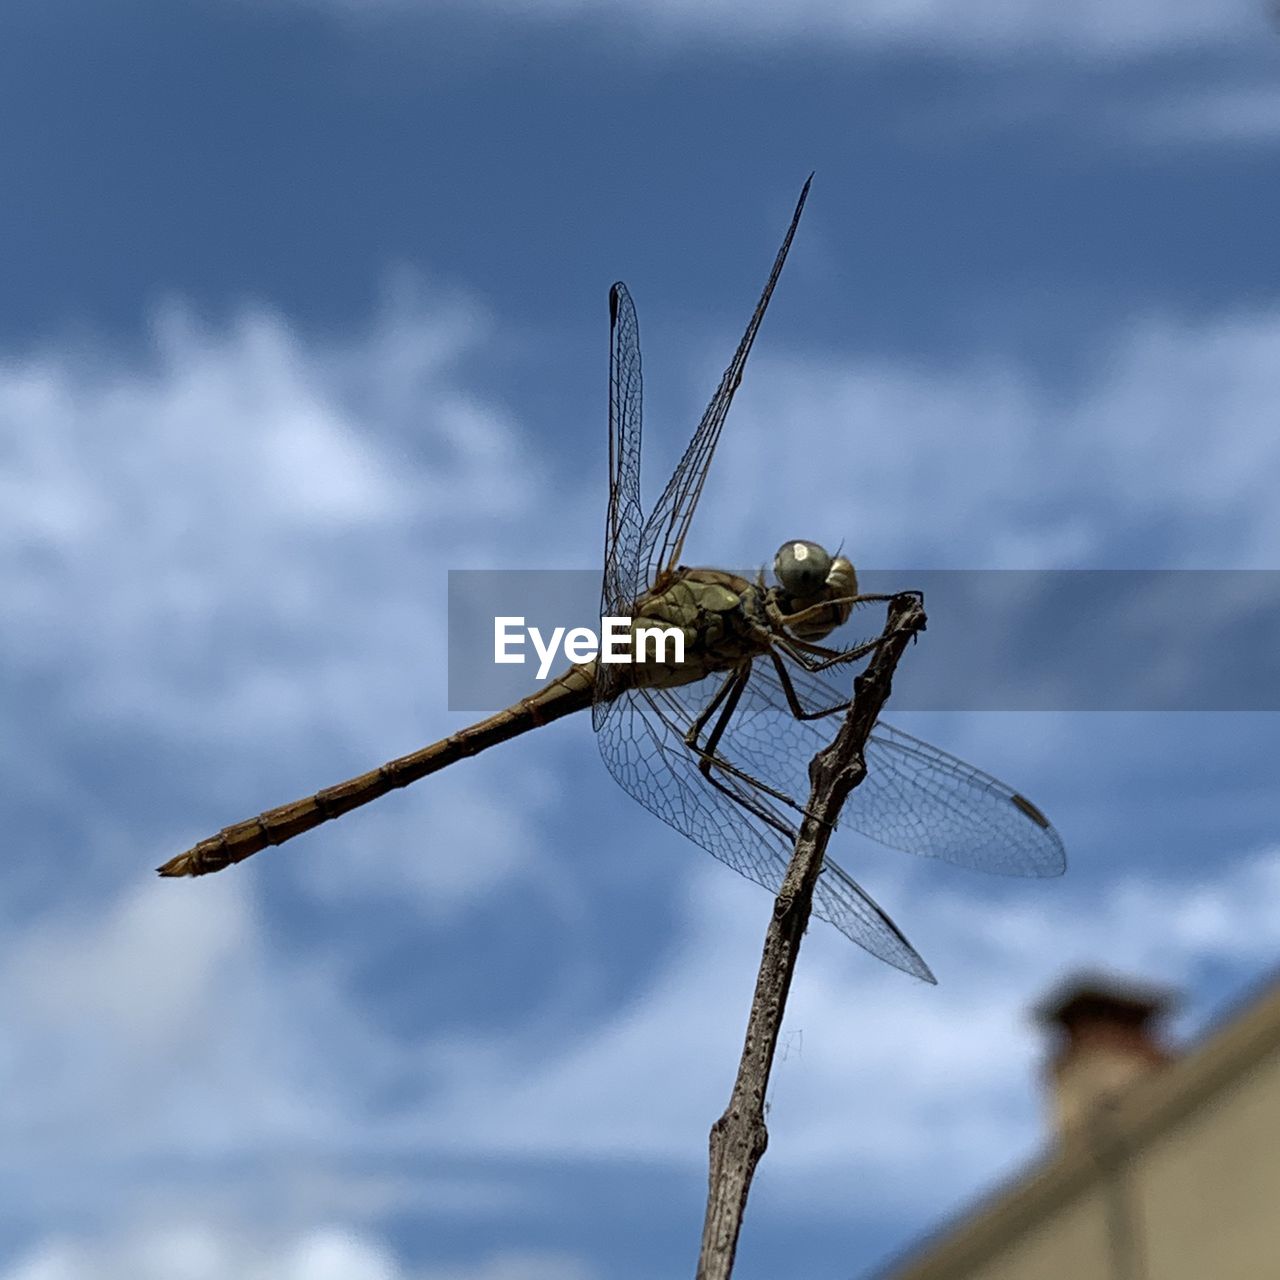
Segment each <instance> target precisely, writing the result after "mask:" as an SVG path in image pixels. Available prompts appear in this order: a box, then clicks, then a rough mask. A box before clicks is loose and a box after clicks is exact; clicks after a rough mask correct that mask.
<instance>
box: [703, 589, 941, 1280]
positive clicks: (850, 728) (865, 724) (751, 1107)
mask: <svg viewBox="0 0 1280 1280" xmlns="http://www.w3.org/2000/svg"><path fill="white" fill-rule="evenodd" d="M924 626H925V615H924V608H923V603H922V600H921V598H920V596H919V595H918V594H916V593H906V594H902V595H897V596H894V597H893V599H892V600H890V602H889V608H888V619H887V621H886V623H885V629H884V632H883V634H882V636H881V639H880V643H879V644H878V646H877V647H876V649H875V651H874V653H873V654H872V657H871V661H870V662H869V663H868V664H867V668H866V670H865V671H863V672H862V673H861V674H860V675H859V676H858V677H857V679H856V680H855V681H854V696H853V702H852V705H851V706H850V707H849V710H848V712H847V713H846V714H845V718H844V721H843V723H842V724H841V726H840V731H839V733H838V734H837V735H836V737H835V740H834V741H833V742H832V743H831V745H830V746H829V747H827V748H826V749H825V750H823V751H820V752H819V753H818V754H817V755H816V756H814V758H813V760H812V761H811V762H810V764H809V782H810V787H811V790H810V793H809V802H808V804H807V806H806V813H805V818H804V821H803V822H802V824H801V827H800V832H799V835H798V837H797V839H796V846H795V852H794V853H793V854H792V857H791V862H790V864H789V865H788V867H787V871H786V875H785V876H784V877H783V881H782V887H781V889H779V890H778V895H777V897H776V899H775V900H774V906H773V919H772V920H771V921H770V923H769V930H768V933H767V934H766V935H765V943H764V955H763V956H762V958H761V960H760V972H759V975H758V976H757V978H756V988H755V995H754V997H753V998H752V1001H751V1013H750V1015H749V1016H748V1019H747V1035H746V1043H745V1044H744V1046H743V1050H742V1059H741V1061H740V1062H739V1064H738V1076H737V1079H736V1080H735V1081H734V1085H733V1092H732V1094H731V1095H730V1098H729V1105H728V1107H727V1108H726V1110H725V1112H724V1114H723V1115H722V1116H721V1117H720V1118H719V1119H718V1120H717V1121H716V1122H715V1124H714V1125H712V1127H711V1169H710V1178H709V1184H710V1185H709V1188H708V1194H707V1214H706V1219H705V1222H704V1224H703V1229H702V1249H701V1252H700V1254H699V1258H698V1272H697V1277H698V1280H729V1276H730V1275H731V1274H732V1272H733V1261H734V1256H735V1254H736V1253H737V1248H738V1235H739V1233H740V1231H741V1229H742V1217H743V1213H744V1212H745V1210H746V1205H747V1195H748V1193H749V1191H750V1189H751V1179H752V1177H753V1175H754V1174H755V1168H756V1165H757V1164H758V1163H759V1161H760V1157H761V1156H762V1155H764V1151H765V1147H766V1146H767V1145H768V1141H769V1134H768V1130H767V1128H766V1126H765V1122H764V1100H765V1092H766V1090H767V1089H768V1086H769V1074H770V1071H771V1070H772V1068H773V1057H774V1053H775V1051H776V1049H777V1045H778V1032H779V1029H780V1028H781V1025H782V1015H783V1013H784V1011H785V1009H786V1004H787V994H788V992H789V991H790V989H791V978H792V975H793V974H794V973H795V966H796V960H797V958H798V956H799V953H800V941H801V939H802V938H803V937H804V931H805V929H806V928H807V927H808V924H809V915H810V913H811V911H812V910H813V890H814V886H815V885H816V884H817V881H818V873H819V872H820V871H821V870H822V861H823V858H824V857H825V855H826V850H827V842H828V841H829V840H830V839H831V832H832V831H833V830H834V828H835V823H836V819H837V818H838V817H839V815H840V810H841V808H843V806H844V803H845V801H846V800H847V799H848V798H849V794H850V792H852V791H853V789H854V787H856V786H857V785H858V784H859V783H860V782H861V781H862V779H863V778H864V777H865V776H866V762H865V760H864V758H863V757H864V752H865V749H866V744H867V738H868V737H869V736H870V734H871V730H872V728H874V726H875V723H876V720H877V719H878V718H879V716H880V711H881V709H882V708H883V706H884V704H885V701H886V699H887V698H888V696H889V691H890V689H891V687H892V683H893V672H894V670H895V668H896V667H897V665H898V661H899V659H900V658H901V657H902V654H903V652H904V651H905V649H906V647H907V643H908V641H910V640H911V639H912V638H913V637H914V636H916V635H918V634H919V632H921V631H923V630H924Z"/></svg>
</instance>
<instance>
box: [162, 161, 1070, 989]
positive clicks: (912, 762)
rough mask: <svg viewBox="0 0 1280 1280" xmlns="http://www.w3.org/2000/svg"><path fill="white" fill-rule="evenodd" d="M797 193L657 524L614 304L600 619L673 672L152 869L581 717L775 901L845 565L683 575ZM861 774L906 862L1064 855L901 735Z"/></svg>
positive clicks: (588, 666)
mask: <svg viewBox="0 0 1280 1280" xmlns="http://www.w3.org/2000/svg"><path fill="white" fill-rule="evenodd" d="M812 180H813V178H812V175H810V177H809V180H808V181H806V182H805V184H804V187H803V188H802V190H801V192H800V197H799V200H798V201H797V203H796V206H795V212H794V213H793V214H792V218H791V223H790V226H789V227H788V228H787V232H786V235H785V237H784V239H783V241H782V246H781V248H780V249H779V250H778V252H777V255H776V257H775V259H774V263H773V267H772V269H771V271H770V273H769V277H768V279H767V281H766V282H765V286H764V290H763V292H762V293H761V295H760V299H759V301H758V302H757V304H756V308H755V311H754V312H753V313H752V316H751V319H750V321H749V323H748V324H747V328H746V332H745V333H744V334H743V336H742V340H741V341H740V342H739V343H738V348H737V350H736V351H735V353H734V356H733V360H732V361H731V362H730V364H729V367H728V368H727V369H726V370H725V372H724V376H723V377H722V378H721V380H720V384H719V386H718V387H717V389H716V392H715V394H714V395H713V396H712V398H711V402H710V404H709V405H708V406H707V410H706V412H705V413H704V414H703V415H702V419H701V421H700V422H699V423H698V426H697V429H696V430H695V431H694V433H693V438H692V440H690V442H689V445H688V447H687V448H686V449H685V452H684V454H683V455H682V457H681V459H680V461H679V463H678V464H677V466H676V469H675V471H674V472H673V474H672V475H671V478H670V479H669V480H668V481H667V484H666V487H665V488H664V489H663V490H662V493H661V495H660V496H659V498H658V500H657V502H656V503H655V504H654V506H653V508H652V510H650V511H648V512H647V513H646V512H645V510H644V507H643V505H642V503H641V497H640V451H641V428H642V412H641V410H642V399H643V384H642V377H641V366H640V329H639V323H638V321H637V319H636V311H635V305H634V303H633V302H632V299H631V295H630V293H629V292H628V291H627V288H626V286H625V285H624V284H622V283H621V282H619V283H616V284H614V285H613V287H612V288H611V289H610V291H609V319H610V325H609V499H608V511H607V517H606V522H605V547H604V575H603V584H602V589H601V603H600V614H601V617H602V618H617V617H622V618H630V619H631V627H632V631H633V635H638V634H639V631H640V629H641V628H646V629H648V628H655V627H664V628H677V629H679V631H680V633H681V636H682V637H683V639H684V652H683V655H682V657H681V659H680V660H679V661H677V660H675V658H674V657H672V658H670V659H668V657H667V654H666V653H661V654H659V653H658V652H656V649H655V651H654V652H653V656H652V658H651V659H649V660H643V659H645V657H646V655H645V654H644V653H643V652H642V653H641V654H640V659H641V660H637V661H635V662H633V663H630V664H627V663H621V662H613V663H605V662H601V661H599V659H598V658H596V659H592V660H589V661H587V662H581V663H575V664H573V665H571V666H570V667H569V669H568V670H566V671H565V672H563V673H562V674H561V675H559V676H558V677H556V678H554V679H552V680H550V681H548V682H547V683H546V684H544V685H542V686H541V687H540V688H538V689H537V690H536V691H535V692H534V693H532V694H530V695H529V696H528V697H526V698H523V699H522V700H521V701H519V702H517V703H515V704H513V705H512V706H509V707H507V708H506V709H504V710H502V711H499V712H497V713H496V714H494V715H491V716H489V717H488V718H486V719H484V720H481V721H479V722H478V723H476V724H473V725H471V726H469V727H468V728H465V729H462V730H461V731H459V732H457V733H454V734H452V735H451V736H450V737H447V738H443V739H441V740H440V741H439V742H435V743H432V744H431V745H430V746H426V747H423V748H421V749H420V750H418V751H415V752H412V753H411V754H409V755H405V756H401V757H399V758H397V759H394V760H390V761H388V762H387V763H385V764H383V765H381V766H379V767H378V768H377V769H373V770H371V771H369V772H368V773H364V774H361V775H359V776H358V777H355V778H350V779H348V780H347V781H346V782H341V783H338V784H337V785H336V786H332V787H327V788H325V789H324V790H322V791H317V792H316V793H315V794H314V795H310V796H307V797H305V798H303V799H301V800H295V801H293V802H292V803H290V804H285V805H280V806H279V807H277V808H274V809H269V810H267V811H266V812H265V813H260V814H258V815H257V816H256V817H253V818H249V819H247V820H246V821H243V822H238V823H235V824H234V825H232V826H228V827H224V828H223V829H222V830H221V831H219V832H218V833H217V834H216V835H214V836H210V837H209V838H208V839H205V840H201V841H200V842H199V843H198V844H196V845H194V846H193V847H192V848H190V849H188V850H187V851H186V852H185V853H182V854H179V855H178V856H177V857H175V858H172V859H170V861H168V862H166V863H165V864H164V865H163V866H162V867H160V868H158V870H159V873H160V874H161V875H162V876H198V875H205V874H207V873H210V872H214V871H220V870H222V869H224V868H226V867H228V866H231V865H232V864H234V863H238V862H242V861H243V860H244V859H246V858H248V857H249V856H251V855H252V854H254V853H257V852H258V851H260V850H262V849H265V848H267V847H269V846H271V845H278V844H283V843H284V842H285V841H287V840H292V839H293V838H294V837H295V836H299V835H301V834H302V833H303V832H305V831H309V830H311V829H312V828H314V827H317V826H319V825H320V824H322V823H324V822H329V821H331V820H333V819H335V818H338V817H341V816H342V815H343V814H345V813H349V812H350V811H351V810H353V809H356V808H358V807H360V806H361V805H365V804H368V803H370V802H371V801H373V800H376V799H377V798H379V797H380V796H382V795H385V794H386V793H387V792H389V791H392V790H394V789H396V788H398V787H404V786H407V785H409V784H410V783H411V782H415V781H417V780H418V779H420V778H423V777H426V776H427V775H428V774H432V773H435V772H437V771H439V770H440V769H443V768H445V767H446V766H447V765H451V764H454V763H455V762H457V761H460V760H462V759H465V758H466V757H469V756H473V755H476V754H477V753H478V752H481V751H484V750H487V749H488V748H489V747H492V746H496V745H497V744H499V743H502V742H506V741H508V740H510V739H512V738H516V737H518V736H520V735H522V734H524V733H526V732H528V731H529V730H531V729H535V728H537V727H539V726H541V725H545V724H549V723H551V722H552V721H554V720H558V719H560V718H561V717H563V716H566V715H569V714H571V713H573V712H577V711H585V710H587V709H588V708H589V709H590V710H591V716H592V724H593V726H594V729H595V732H596V737H597V740H598V742H599V745H600V751H601V754H602V756H603V758H604V763H605V765H606V767H607V768H608V771H609V772H610V773H611V774H612V775H613V777H614V778H615V779H616V780H617V782H618V783H619V784H620V785H621V786H622V787H623V789H624V790H626V791H627V792H628V793H629V794H630V795H631V796H633V797H634V798H635V799H636V800H638V801H639V802H640V803H641V804H642V805H644V806H645V808H647V809H648V810H649V811H650V812H651V813H653V814H655V815H656V816H657V817H659V818H661V819H662V820H663V821H664V822H666V823H668V824H669V825H670V826H672V827H674V828H675V829H676V830H677V831H679V832H681V833H682V834H683V835H685V836H687V837H688V838H689V839H690V840H692V841H693V842H694V843H695V844H697V845H699V846H700V847H701V848H703V849H705V850H707V851H708V852H709V853H711V854H713V855H714V856H715V857H716V858H718V859H719V860H720V861H721V862H723V863H725V864H726V865H728V866H730V867H732V868H733V869H734V870H735V871H737V872H739V873H740V874H742V875H743V876H745V877H747V878H748V879H749V880H752V881H754V882H756V883H757V884H759V885H761V886H763V887H764V888H766V889H769V890H772V891H774V892H776V891H777V889H778V888H779V886H780V885H781V882H782V877H783V873H784V871H785V869H786V866H787V863H788V860H789V858H790V854H791V851H792V848H793V846H794V843H795V839H796V834H797V829H798V825H799V822H800V820H801V819H802V818H803V816H804V802H803V799H802V797H804V796H806V795H807V794H808V764H809V761H810V759H811V758H812V757H813V756H814V755H815V754H816V753H817V752H818V751H819V750H821V749H822V748H823V747H824V746H826V745H827V740H828V739H829V737H830V735H831V726H832V725H833V723H834V722H835V718H836V717H839V716H840V715H841V714H843V713H844V712H845V711H846V710H847V709H848V707H849V705H850V692H849V687H848V686H849V684H850V682H849V681H848V680H847V679H846V680H844V681H841V680H839V679H838V677H839V676H840V675H841V674H842V673H846V674H847V672H848V671H849V670H850V667H851V665H852V664H854V663H856V661H857V660H858V659H859V658H861V657H863V656H865V655H866V654H867V653H869V652H870V651H871V649H873V648H874V642H869V643H862V644H855V645H849V646H834V645H831V644H827V643H824V641H828V640H829V639H830V638H831V636H832V633H833V632H835V631H837V630H839V629H840V628H841V627H842V626H843V625H844V624H845V623H846V622H848V621H849V620H850V618H851V616H852V614H853V613H854V611H855V610H857V609H861V608H863V607H865V606H866V605H868V604H869V603H871V602H874V601H876V600H884V599H886V597H884V596H871V595H860V594H859V592H858V583H857V574H856V572H855V570H854V567H853V564H852V563H851V561H850V560H849V559H848V558H847V557H846V556H843V555H840V554H835V555H832V554H830V553H828V552H827V551H826V550H825V549H824V548H823V547H822V546H821V545H820V544H818V543H816V542H812V541H809V540H804V539H797V540H793V541H791V542H787V543H784V544H783V546H782V547H781V548H780V549H779V551H778V552H777V554H776V555H775V557H774V562H773V582H772V583H771V584H766V581H765V577H764V574H763V571H761V572H760V573H758V574H756V575H755V576H754V578H753V577H751V576H748V575H744V574H738V573H733V572H729V571H726V570H723V569H706V568H688V567H685V566H684V565H683V564H682V563H681V560H682V556H683V554H684V546H685V539H686V535H687V534H688V532H689V529H690V526H691V523H692V520H693V516H694V512H695V510H696V509H697V506H698V502H699V499H700V497H701V495H702V491H703V487H704V485H705V483H706V479H707V475H708V472H709V470H710V467H711V461H712V458H713V456H714V454H715V451H716V447H717V445H718V443H719V440H720V435H721V430H722V428H723V426H724V424H725V421H726V418H727V416H728V413H729V408H730V405H731V404H732V401H733V397H734V394H735V392H736V391H737V389H738V387H739V385H740V384H741V382H742V377H743V373H744V370H745V368H746V363H747V357H748V355H749V354H750V352H751V348H752V345H753V344H754V342H755V339H756V334H757V332H758V330H759V328H760V324H761V322H762V320H763V319H764V315H765V311H766V309H767V308H768V305H769V301H770V299H771V298H772V296H773V292H774V288H775V286H776V285H777V283H778V279H779V277H780V275H781V273H782V268H783V265H784V263H785V262H786V259H787V254H788V252H789V251H790V248H791V242H792V240H793V238H794V236H795V233H796V228H797V227H798V225H799V223H800V217H801V214H802V213H803V211H804V206H805V201H806V199H807V198H808V194H809V186H810V183H811V182H812ZM865 759H866V766H867V768H866V773H865V776H864V778H863V780H862V782H861V784H860V785H859V786H858V787H857V789H856V790H855V791H854V792H853V793H852V795H851V797H850V799H849V802H848V804H847V805H846V808H845V813H844V818H843V820H844V821H845V822H847V823H848V825H850V826H851V827H853V828H854V829H855V830H857V831H858V832H860V833H861V834H863V835H865V836H867V837H869V838H871V839H872V840H875V841H878V842H880V843H882V844H885V845H888V846H890V847H894V848H898V849H901V850H904V851H906V852H909V853H916V854H922V855H925V856H931V857H935V858H940V859H943V860H946V861H949V862H952V863H956V864H959V865H962V866H966V867H971V868H974V869H979V870H984V871H991V872H997V873H1003V874H1008V875H1019V876H1052V875H1058V874H1061V872H1062V871H1063V870H1065V867H1066V855H1065V851H1064V847H1063V842H1062V839H1061V837H1060V836H1059V834H1058V832H1057V831H1056V830H1055V829H1054V827H1053V825H1052V824H1051V823H1050V822H1049V820H1048V818H1046V817H1045V815H1044V814H1043V813H1042V812H1041V811H1040V810H1039V809H1038V808H1037V807H1036V806H1035V805H1034V804H1033V803H1032V802H1031V801H1030V800H1028V799H1027V798H1026V797H1025V796H1023V795H1022V794H1020V793H1019V792H1017V791H1015V790H1013V789H1012V788H1011V787H1008V786H1006V785H1005V784H1004V783H1003V782H1000V781H999V780H998V779H996V778H993V777H992V776H991V775H990V774H987V773H984V772H983V771H982V770H980V769H977V768H974V767H973V766H972V765H969V764H966V763H964V762H963V761H961V760H958V759H956V757H954V756H952V755H949V754H948V753H947V752H945V751H942V750H940V749H939V748H938V747H935V746H931V745H930V744H928V743H926V742H922V741H921V740H920V739H918V738H916V737H913V736H912V735H911V734H908V733H904V732H903V731H902V730H901V729H895V728H893V727H892V726H890V725H888V724H885V723H884V722H883V721H879V722H877V724H876V726H875V728H874V729H873V731H872V733H871V736H870V738H869V740H868V742H867V746H866V751H865ZM813 907H814V912H815V913H816V914H817V916H818V917H819V918H820V919H822V920H825V921H827V922H829V923H830V924H832V925H834V926H835V927H836V928H837V929H839V930H840V931H841V932H842V933H843V934H845V935H846V936H847V937H848V938H849V939H851V940H852V941H853V942H855V943H857V944H858V945H859V946H861V947H863V948H864V949H865V950H866V951H868V952H870V953H871V954H872V955H874V956H876V957H878V958H879V959H881V960H884V961H886V962H888V963H889V964H891V965H893V966H895V967H897V968H898V969H901V970H903V971H905V972H906V973H908V974H911V975H913V976H915V977H917V978H920V979H923V980H924V981H927V982H933V981H935V979H934V976H933V974H932V972H931V971H930V969H929V966H928V965H927V964H926V963H925V962H924V960H923V959H922V958H921V956H920V954H919V953H918V952H917V951H916V949H915V948H914V947H913V946H912V945H911V943H910V942H909V941H908V940H907V938H906V936H905V935H904V934H903V932H902V931H901V930H900V929H899V928H898V926H897V925H896V924H895V923H894V922H893V920H892V919H891V918H890V917H889V915H888V914H887V913H886V912H885V911H884V910H883V909H882V908H881V907H880V906H879V905H878V904H877V903H876V902H875V901H874V900H873V899H872V898H871V896H870V895H869V894H868V893H867V892H866V890H864V889H863V888H862V886H861V885H859V884H858V883H857V881H856V880H854V878H853V877H852V876H851V875H849V874H848V872H846V871H845V870H844V869H843V868H842V867H840V866H839V865H838V863H836V862H835V861H833V860H830V859H828V860H827V861H826V862H825V865H824V867H823V869H822V871H821V874H820V875H819V877H818V881H817V886H816V889H815V892H814V902H813Z"/></svg>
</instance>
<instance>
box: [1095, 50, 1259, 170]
mask: <svg viewBox="0 0 1280 1280" xmlns="http://www.w3.org/2000/svg"><path fill="white" fill-rule="evenodd" d="M1276 38H1277V39H1280V27H1277V32H1276ZM1099 124H1100V126H1101V127H1102V128H1104V129H1105V130H1107V132H1108V133H1109V134H1110V135H1112V136H1115V135H1117V134H1118V135H1120V136H1122V137H1123V136H1128V137H1131V138H1133V139H1134V140H1136V141H1138V142H1141V143H1148V144H1149V143H1156V144H1160V145H1165V146H1176V147H1182V146H1186V145H1187V144H1188V143H1193V144H1194V143H1199V144H1203V145H1206V146H1213V147H1218V146H1222V145H1223V144H1226V145H1228V146H1230V145H1237V146H1250V145H1256V144H1262V145H1266V146H1270V145H1273V144H1274V143H1275V140H1276V139H1277V138H1278V137H1280V88H1277V87H1276V86H1275V85H1274V84H1269V83H1268V84H1240V83H1226V84H1221V85H1218V86H1214V87H1209V88H1202V89H1198V90H1196V91H1194V92H1191V93H1180V94H1179V95H1178V96H1177V97H1176V98H1172V99H1165V100H1156V101H1153V102H1149V103H1144V104H1140V105H1136V106H1135V105H1133V104H1129V105H1127V106H1126V107H1125V108H1124V109H1123V110H1119V109H1109V110H1105V111H1103V112H1100V113H1099Z"/></svg>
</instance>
